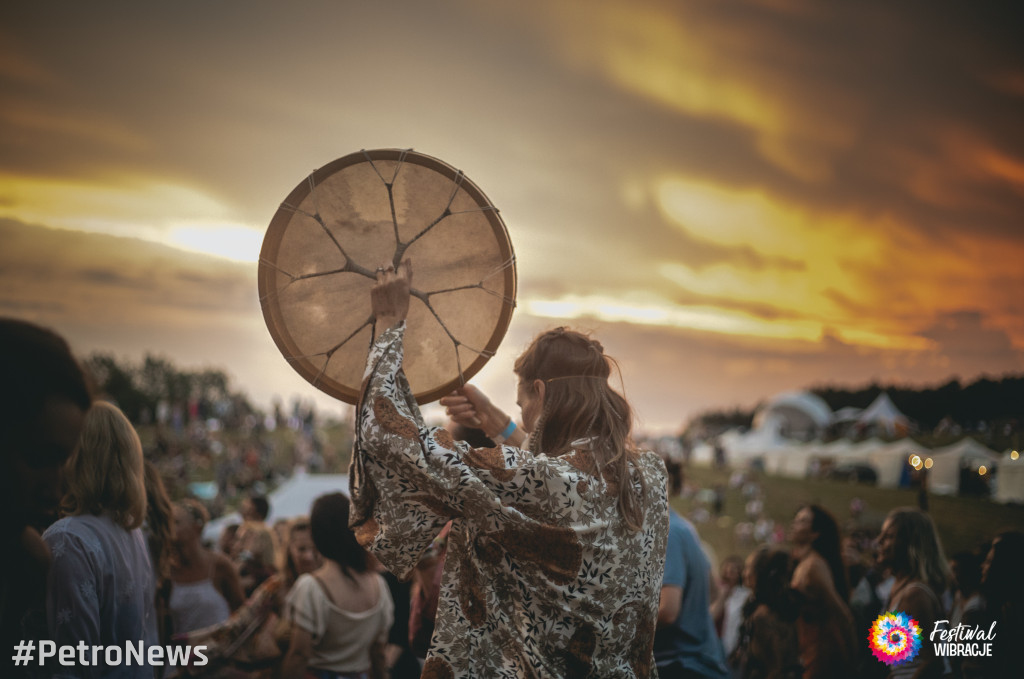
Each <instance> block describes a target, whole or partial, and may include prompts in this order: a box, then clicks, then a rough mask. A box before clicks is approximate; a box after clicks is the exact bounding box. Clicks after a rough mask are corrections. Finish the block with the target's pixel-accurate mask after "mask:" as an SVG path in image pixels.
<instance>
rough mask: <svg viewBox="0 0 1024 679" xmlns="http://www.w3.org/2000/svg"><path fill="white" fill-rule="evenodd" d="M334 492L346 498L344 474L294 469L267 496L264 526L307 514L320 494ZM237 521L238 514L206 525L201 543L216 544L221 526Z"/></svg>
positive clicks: (345, 477) (346, 482)
mask: <svg viewBox="0 0 1024 679" xmlns="http://www.w3.org/2000/svg"><path fill="white" fill-rule="evenodd" d="M336 492H341V493H345V494H346V495H348V474H307V473H306V472H305V471H304V470H297V471H296V472H295V474H294V475H293V476H292V477H291V478H290V479H288V480H287V481H285V482H284V483H282V484H281V485H280V486H278V487H277V489H276V490H274V492H273V493H271V494H270V495H268V496H267V502H268V503H269V504H270V514H269V515H268V516H267V523H268V524H273V523H274V522H275V521H277V520H278V519H293V518H295V517H296V516H305V515H308V514H309V510H310V508H311V507H312V506H313V501H314V500H316V499H317V498H318V497H320V496H321V495H326V494H327V493H336ZM241 522H242V517H241V515H240V514H239V513H238V512H232V513H231V514H225V515H224V516H221V517H218V518H216V519H214V520H213V521H210V522H209V523H208V524H206V528H204V529H203V540H206V541H213V542H216V541H217V540H218V539H219V538H220V534H221V532H222V531H223V530H224V528H225V527H227V526H230V525H232V524H236V523H241Z"/></svg>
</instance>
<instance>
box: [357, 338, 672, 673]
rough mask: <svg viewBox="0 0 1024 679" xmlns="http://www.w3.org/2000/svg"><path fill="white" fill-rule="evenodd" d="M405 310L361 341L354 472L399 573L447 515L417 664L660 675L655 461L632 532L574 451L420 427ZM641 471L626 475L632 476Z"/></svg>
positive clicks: (660, 514) (661, 495)
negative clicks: (495, 443)
mask: <svg viewBox="0 0 1024 679" xmlns="http://www.w3.org/2000/svg"><path fill="white" fill-rule="evenodd" d="M404 330H405V324H404V323H401V324H399V325H397V326H395V327H393V328H391V329H389V330H387V331H385V332H384V333H382V334H381V335H380V337H378V338H377V340H376V341H375V342H374V345H373V347H372V348H371V350H370V355H369V359H368V365H367V371H366V380H365V381H364V388H363V396H362V399H361V402H360V404H359V406H358V423H357V434H356V436H357V438H356V450H355V453H354V456H353V462H352V467H351V470H350V483H351V496H352V499H353V510H352V527H353V529H354V530H355V532H356V535H357V536H358V537H359V540H360V542H361V543H362V544H364V545H366V546H367V547H368V548H369V549H371V551H372V552H373V553H374V554H375V555H376V556H377V558H379V559H380V561H381V562H382V563H383V564H384V565H385V566H387V567H388V568H389V569H390V570H391V571H392V572H394V573H395V574H396V575H398V576H399V577H401V578H405V577H408V574H409V573H410V572H411V570H412V569H413V567H414V566H415V565H416V563H417V561H418V560H419V558H420V555H421V554H422V553H423V552H424V550H425V549H426V548H427V547H428V546H429V544H430V542H431V540H432V539H433V538H434V536H435V535H437V533H438V531H440V530H441V528H442V526H444V524H445V522H447V521H448V520H449V519H452V520H453V524H452V529H451V534H450V537H449V544H448V556H447V560H446V562H445V567H444V575H443V582H442V590H441V597H440V605H439V608H438V612H437V626H436V629H435V632H434V637H433V640H432V643H431V650H430V655H429V656H428V658H427V663H426V666H425V668H424V672H423V677H425V678H428V679H437V678H442V677H443V678H449V677H450V678H455V677H486V678H487V679H496V678H506V677H507V678H510V679H511V678H513V677H515V678H526V677H529V678H534V677H535V678H538V679H541V678H544V679H546V678H549V677H550V678H554V677H566V678H568V677H601V678H602V679H615V678H623V679H625V678H636V679H641V678H642V679H648V678H649V677H656V676H657V671H656V670H655V668H654V664H653V655H652V644H653V640H654V627H655V620H656V617H657V610H658V600H659V594H660V591H661V580H662V572H663V569H664V560H665V544H666V539H667V533H668V504H667V500H666V489H665V468H664V464H663V463H662V461H661V459H660V458H659V457H658V456H657V455H655V454H654V453H644V454H643V455H641V456H639V458H638V459H637V461H636V462H635V463H634V476H636V475H641V476H642V477H643V479H644V481H645V484H646V493H645V496H644V498H643V502H644V505H645V507H646V513H645V518H644V523H643V528H642V530H640V531H630V530H629V529H628V528H627V526H626V525H625V522H624V521H623V519H622V518H621V516H620V514H619V512H618V509H617V507H616V500H617V497H616V495H615V487H614V481H613V482H612V483H611V484H609V483H608V482H606V480H605V479H603V478H601V476H595V475H593V474H591V473H589V471H588V470H590V469H593V465H592V464H591V460H590V459H589V458H590V454H589V453H588V452H587V451H586V450H585V449H582V448H580V449H577V450H575V451H573V452H572V453H570V454H568V455H563V456H561V457H547V456H545V455H534V454H531V453H529V452H528V451H525V450H520V449H518V448H513V447H511V446H502V447H496V448H490V449H486V448H477V449H473V448H471V447H470V446H469V445H468V444H466V443H463V442H458V443H456V442H454V441H453V440H452V437H451V435H450V434H449V433H448V432H447V431H446V430H445V429H442V428H438V427H427V426H426V425H425V424H424V422H423V419H422V417H421V415H420V412H419V408H418V407H417V406H416V403H415V400H414V399H413V397H412V393H411V391H410V389H409V385H408V383H407V381H406V378H405V374H404V373H403V372H402V338H403V335H404ZM634 483H636V481H634Z"/></svg>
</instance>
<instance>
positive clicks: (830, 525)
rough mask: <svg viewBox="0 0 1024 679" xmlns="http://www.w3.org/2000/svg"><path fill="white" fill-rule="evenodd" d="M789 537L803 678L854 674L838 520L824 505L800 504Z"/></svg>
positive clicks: (854, 648)
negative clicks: (799, 598) (799, 599)
mask: <svg viewBox="0 0 1024 679" xmlns="http://www.w3.org/2000/svg"><path fill="white" fill-rule="evenodd" d="M789 537H790V542H792V543H793V557H794V559H795V560H796V567H795V568H794V569H793V578H792V581H791V586H792V587H793V589H795V590H796V591H798V592H800V594H801V595H802V597H803V606H802V609H801V612H800V617H799V619H798V620H797V631H798V633H799V639H800V660H801V663H802V664H803V667H804V679H819V678H823V679H824V678H828V679H841V678H842V677H853V676H856V670H857V658H858V655H857V639H856V636H855V632H854V629H853V615H852V613H851V612H850V609H849V606H848V605H847V597H848V596H849V586H848V585H847V583H846V570H845V568H844V566H843V558H842V554H841V552H840V545H841V543H842V541H841V539H840V535H839V524H838V523H837V522H836V520H835V517H833V516H832V514H830V513H829V512H828V510H826V509H825V508H823V507H820V506H818V505H806V506H804V507H801V508H800V509H799V511H797V513H796V516H795V517H794V518H793V525H792V526H791V527H790V534H789Z"/></svg>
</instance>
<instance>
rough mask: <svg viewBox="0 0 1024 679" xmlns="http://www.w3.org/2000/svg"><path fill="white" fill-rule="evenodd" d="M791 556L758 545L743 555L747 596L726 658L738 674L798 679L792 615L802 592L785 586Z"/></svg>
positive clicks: (797, 649) (800, 672)
mask: <svg viewBox="0 0 1024 679" xmlns="http://www.w3.org/2000/svg"><path fill="white" fill-rule="evenodd" d="M792 572H793V562H792V559H791V558H790V556H789V554H787V553H786V552H784V551H782V550H781V549H775V548H773V547H768V546H763V547H760V548H758V549H757V550H756V551H755V552H754V553H752V554H751V555H750V556H749V557H747V561H746V564H745V566H744V569H743V581H744V584H746V586H747V588H748V589H749V590H750V598H749V599H748V600H747V602H746V603H745V604H744V606H743V623H742V624H741V626H740V639H739V642H738V643H737V645H736V650H735V651H733V653H732V655H731V656H730V663H731V664H732V666H733V667H734V668H735V669H736V676H737V677H738V678H739V679H800V678H801V677H803V674H804V670H803V665H802V664H801V663H800V644H799V641H798V635H797V628H796V621H797V617H798V616H799V615H800V605H801V601H802V597H801V595H800V594H799V593H798V592H797V591H796V590H794V589H793V588H791V587H790V586H789V581H790V578H791V577H792Z"/></svg>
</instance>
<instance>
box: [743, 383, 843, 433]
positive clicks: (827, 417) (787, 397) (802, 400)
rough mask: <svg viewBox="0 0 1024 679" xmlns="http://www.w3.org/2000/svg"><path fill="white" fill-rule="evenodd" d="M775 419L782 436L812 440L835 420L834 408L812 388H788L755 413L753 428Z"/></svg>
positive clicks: (765, 424) (758, 427)
mask: <svg viewBox="0 0 1024 679" xmlns="http://www.w3.org/2000/svg"><path fill="white" fill-rule="evenodd" d="M773 420H774V421H775V422H774V423H773V426H777V427H778V432H779V434H780V435H781V436H783V437H785V438H789V439H796V440H798V441H810V440H811V439H813V438H815V437H817V436H820V435H821V434H822V432H823V431H824V430H825V428H826V427H828V426H829V425H830V424H831V423H832V409H831V408H829V407H828V404H827V403H825V401H824V400H823V399H822V398H821V397H819V396H815V395H814V394H812V393H811V392H809V391H787V392H783V393H781V394H779V395H778V396H775V397H774V398H772V399H771V400H770V401H768V402H767V403H766V404H765V405H763V406H761V408H760V409H758V411H757V413H755V414H754V429H760V428H762V427H764V426H768V423H769V422H772V421H773ZM776 423H777V424H776Z"/></svg>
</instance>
